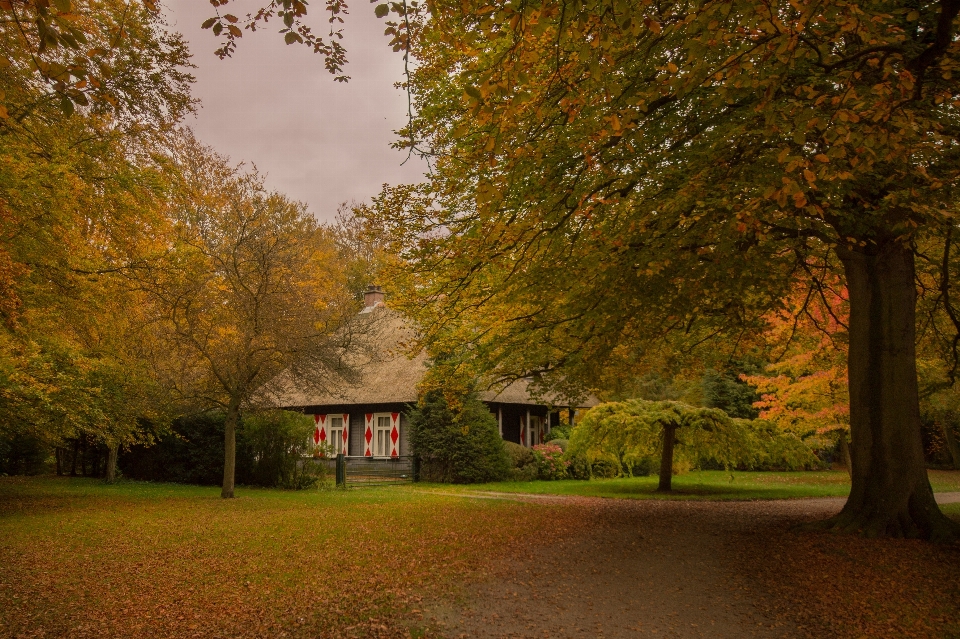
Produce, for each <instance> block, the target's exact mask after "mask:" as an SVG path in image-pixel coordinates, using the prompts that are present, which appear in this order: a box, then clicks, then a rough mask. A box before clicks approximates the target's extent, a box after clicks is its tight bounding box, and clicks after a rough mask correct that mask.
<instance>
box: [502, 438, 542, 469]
mask: <svg viewBox="0 0 960 639" xmlns="http://www.w3.org/2000/svg"><path fill="white" fill-rule="evenodd" d="M503 448H504V450H506V451H507V455H508V456H509V458H510V467H511V468H523V467H524V466H528V465H530V464H533V463H534V461H535V460H534V457H533V451H532V450H530V449H529V448H527V447H526V446H521V445H520V444H514V443H513V442H503Z"/></svg>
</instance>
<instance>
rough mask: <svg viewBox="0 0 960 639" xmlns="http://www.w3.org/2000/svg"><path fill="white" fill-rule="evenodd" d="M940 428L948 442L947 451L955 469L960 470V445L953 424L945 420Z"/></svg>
mask: <svg viewBox="0 0 960 639" xmlns="http://www.w3.org/2000/svg"><path fill="white" fill-rule="evenodd" d="M940 427H941V428H942V429H943V436H944V438H945V439H946V440H947V450H948V451H949V452H950V458H951V459H952V460H953V467H954V468H955V469H956V470H960V444H958V443H957V438H956V436H955V435H954V434H953V422H951V421H950V420H948V419H945V420H943V422H941V426H940Z"/></svg>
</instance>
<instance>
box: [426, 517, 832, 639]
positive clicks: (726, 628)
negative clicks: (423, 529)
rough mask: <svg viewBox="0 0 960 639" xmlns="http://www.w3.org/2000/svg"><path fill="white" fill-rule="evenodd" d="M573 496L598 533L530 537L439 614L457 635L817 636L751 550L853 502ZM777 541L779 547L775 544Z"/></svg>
mask: <svg viewBox="0 0 960 639" xmlns="http://www.w3.org/2000/svg"><path fill="white" fill-rule="evenodd" d="M551 501H552V502H554V503H556V502H555V501H554V500H551ZM540 503H542V502H540ZM563 503H564V506H563V507H564V508H574V509H579V510H580V511H582V512H580V513H578V516H582V517H585V518H590V519H591V521H590V525H589V526H586V527H585V529H586V530H588V531H589V532H587V533H586V534H585V536H582V537H579V538H573V539H561V540H548V539H533V538H531V539H529V540H527V541H526V542H525V543H521V544H519V545H518V547H517V548H516V549H515V555H514V556H515V558H516V559H515V560H514V561H513V562H511V563H510V564H509V565H506V566H503V567H502V568H501V569H500V570H499V571H497V574H495V575H494V576H493V577H492V578H491V579H489V580H488V581H486V582H484V583H480V584H475V585H472V586H470V587H469V588H468V590H467V592H466V594H465V597H464V600H463V601H462V602H461V605H459V606H449V607H446V608H440V609H435V610H434V611H433V613H434V618H435V619H436V620H437V622H438V623H439V624H440V625H441V628H442V630H443V632H444V634H445V635H446V636H448V637H462V636H465V637H551V638H554V637H604V638H609V639H613V638H619V637H663V638H667V637H670V638H673V637H717V638H725V637H730V638H734V637H737V638H747V637H757V638H766V637H801V636H806V634H807V633H805V632H803V630H802V629H801V628H798V627H797V626H795V625H793V624H792V623H791V622H789V621H787V619H788V618H789V615H787V614H784V607H785V606H787V607H789V602H783V601H776V600H774V599H773V598H772V597H770V596H768V595H766V594H765V593H764V592H761V591H760V590H762V588H758V587H757V586H756V583H755V582H754V581H753V580H752V579H751V578H750V577H749V574H750V570H749V569H744V561H745V560H746V561H747V562H749V557H745V553H747V552H748V551H747V550H746V549H748V548H749V549H751V550H749V553H756V552H757V548H758V547H759V548H763V549H764V550H761V552H769V553H777V552H779V551H778V548H777V547H776V543H777V542H776V539H777V537H778V536H780V535H781V534H782V533H783V531H785V530H786V529H788V528H789V527H791V526H793V525H795V524H797V523H799V522H802V521H807V520H812V519H822V518H825V517H828V516H829V515H831V514H833V513H836V512H837V511H839V509H840V507H841V506H842V503H843V502H842V500H837V499H805V500H794V501H766V502H689V501H688V502H679V501H672V502H667V501H631V500H614V499H587V498H563ZM767 539H769V540H770V544H772V545H773V547H765V546H764V541H765V540H767ZM768 559H769V556H768Z"/></svg>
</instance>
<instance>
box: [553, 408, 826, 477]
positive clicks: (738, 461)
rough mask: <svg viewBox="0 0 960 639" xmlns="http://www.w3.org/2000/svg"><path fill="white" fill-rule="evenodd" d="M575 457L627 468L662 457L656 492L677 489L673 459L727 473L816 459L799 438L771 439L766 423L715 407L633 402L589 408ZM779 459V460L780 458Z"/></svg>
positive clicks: (574, 440)
mask: <svg viewBox="0 0 960 639" xmlns="http://www.w3.org/2000/svg"><path fill="white" fill-rule="evenodd" d="M569 450H570V453H571V454H573V455H585V456H586V457H587V458H588V459H589V460H590V461H591V462H592V461H594V459H596V458H597V457H598V456H608V457H612V458H613V459H615V460H616V462H617V464H618V465H619V466H620V469H621V472H623V470H624V468H626V467H628V466H633V465H634V464H636V463H638V462H640V461H642V460H644V459H648V458H650V457H654V456H656V455H657V454H658V453H659V455H660V482H659V484H658V486H657V490H658V491H661V492H669V491H670V490H671V489H672V478H673V463H674V457H675V456H676V455H677V454H678V453H679V454H680V455H681V456H683V457H684V458H686V459H687V460H688V461H690V462H692V463H694V464H699V463H700V461H701V460H715V461H717V462H719V463H720V464H722V465H723V466H724V467H725V468H727V469H730V468H734V467H736V466H747V467H752V466H755V465H758V464H762V463H770V462H777V463H780V464H785V465H788V466H790V467H798V466H800V467H802V466H803V465H804V464H806V463H809V462H810V461H811V459H812V455H811V454H810V451H809V450H808V449H807V448H806V447H805V446H804V445H803V444H802V442H801V441H800V440H799V438H796V437H793V436H790V435H787V436H784V435H782V434H781V435H779V436H777V435H774V436H772V437H771V433H770V430H769V429H766V428H764V425H763V424H759V423H758V424H757V425H755V424H754V422H751V421H749V420H744V419H734V418H731V417H730V416H728V415H727V414H726V413H724V412H723V411H722V410H719V409H716V408H698V407H694V406H690V405H688V404H684V403H682V402H674V401H659V402H651V401H645V400H639V399H634V400H628V401H625V402H610V403H606V404H600V405H598V406H595V407H594V408H592V409H590V411H589V412H587V414H586V415H585V416H584V418H583V421H582V422H581V423H580V424H578V425H577V426H576V427H575V428H574V429H573V434H572V435H571V436H570V448H569ZM775 458H776V459H775Z"/></svg>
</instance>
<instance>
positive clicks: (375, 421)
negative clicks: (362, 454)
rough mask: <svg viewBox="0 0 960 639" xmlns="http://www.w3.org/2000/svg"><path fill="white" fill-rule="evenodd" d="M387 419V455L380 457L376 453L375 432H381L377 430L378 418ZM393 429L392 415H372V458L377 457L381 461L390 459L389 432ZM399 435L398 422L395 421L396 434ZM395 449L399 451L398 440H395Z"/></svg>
mask: <svg viewBox="0 0 960 639" xmlns="http://www.w3.org/2000/svg"><path fill="white" fill-rule="evenodd" d="M381 417H386V418H387V429H386V430H387V453H386V454H385V455H380V454H378V453H377V431H378V430H382V429H381V428H379V424H380V418H381ZM392 428H393V414H392V413H374V414H373V440H372V441H371V442H370V454H371V456H372V457H379V458H381V459H389V458H390V448H391V446H390V430H391V429H392ZM399 433H400V420H399V419H397V434H398V435H399ZM397 444H398V445H397V448H398V449H399V447H400V446H399V444H400V440H399V439H397Z"/></svg>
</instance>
